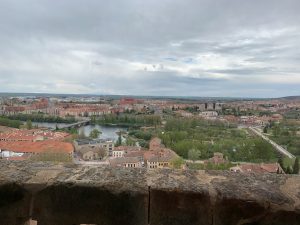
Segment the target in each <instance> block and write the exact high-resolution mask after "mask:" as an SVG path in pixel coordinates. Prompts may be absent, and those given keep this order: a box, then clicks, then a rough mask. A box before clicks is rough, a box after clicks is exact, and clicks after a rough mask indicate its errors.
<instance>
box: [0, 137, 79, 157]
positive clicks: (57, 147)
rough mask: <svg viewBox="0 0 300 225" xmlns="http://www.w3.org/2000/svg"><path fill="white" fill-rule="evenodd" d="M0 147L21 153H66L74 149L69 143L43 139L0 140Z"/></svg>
mask: <svg viewBox="0 0 300 225" xmlns="http://www.w3.org/2000/svg"><path fill="white" fill-rule="evenodd" d="M0 149H2V150H10V151H14V152H21V153H42V152H55V153H59V152H60V153H68V154H71V153H72V152H73V150H74V148H73V145H72V144H71V143H67V142H62V141H55V140H45V141H37V142H28V141H24V142H21V143H20V142H11V141H0Z"/></svg>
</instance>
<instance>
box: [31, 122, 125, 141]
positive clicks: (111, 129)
mask: <svg viewBox="0 0 300 225" xmlns="http://www.w3.org/2000/svg"><path fill="white" fill-rule="evenodd" d="M32 125H33V126H35V125H37V126H38V127H47V128H56V126H57V127H58V128H60V127H61V126H65V125H68V124H65V123H37V122H33V123H32ZM93 129H98V130H99V131H101V132H102V134H101V135H100V138H101V139H102V138H103V139H105V138H110V139H112V140H114V141H115V140H117V138H118V134H117V133H116V132H118V131H126V130H127V129H126V128H124V127H118V126H102V125H86V126H82V127H80V128H79V133H81V132H82V131H83V132H84V135H85V136H87V137H88V136H89V135H90V132H91V131H92V130H93Z"/></svg>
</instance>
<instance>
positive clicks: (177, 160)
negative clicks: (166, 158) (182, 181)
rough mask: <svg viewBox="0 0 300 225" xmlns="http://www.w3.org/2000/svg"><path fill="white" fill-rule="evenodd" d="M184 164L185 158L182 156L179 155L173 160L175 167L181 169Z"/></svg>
mask: <svg viewBox="0 0 300 225" xmlns="http://www.w3.org/2000/svg"><path fill="white" fill-rule="evenodd" d="M183 164H184V160H183V159H182V158H181V157H177V158H175V159H173V160H172V161H171V165H172V167H173V168H174V169H181V167H182V165H183Z"/></svg>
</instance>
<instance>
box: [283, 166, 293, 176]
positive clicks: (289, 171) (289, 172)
mask: <svg viewBox="0 0 300 225" xmlns="http://www.w3.org/2000/svg"><path fill="white" fill-rule="evenodd" d="M285 173H286V174H292V173H293V169H292V168H291V167H290V166H288V167H287V168H286V170H285Z"/></svg>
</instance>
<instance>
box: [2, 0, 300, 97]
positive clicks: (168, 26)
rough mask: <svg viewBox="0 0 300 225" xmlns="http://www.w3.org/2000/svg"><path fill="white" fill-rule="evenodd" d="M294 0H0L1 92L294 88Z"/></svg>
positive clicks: (297, 62)
mask: <svg viewBox="0 0 300 225" xmlns="http://www.w3.org/2000/svg"><path fill="white" fill-rule="evenodd" d="M299 12H300V1H299V0H109V1H108V0H22V1H20V0H0V92H46V93H74V94H79V93H80V94H82V93H91V94H129V95H175V96H216V97H217V96H232V97H234V96H235V97H239V96H240V97H242V96H243V97H277V96H287V95H300V13H299Z"/></svg>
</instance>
